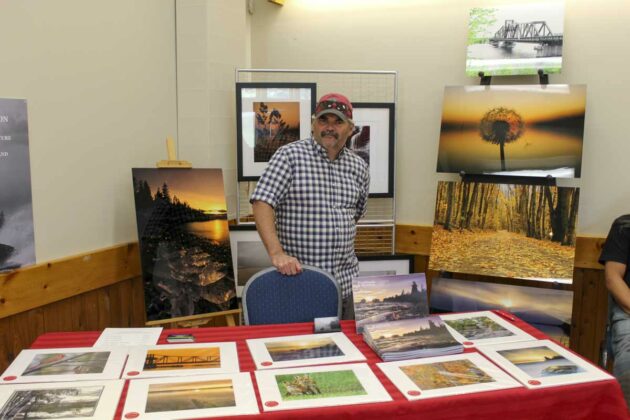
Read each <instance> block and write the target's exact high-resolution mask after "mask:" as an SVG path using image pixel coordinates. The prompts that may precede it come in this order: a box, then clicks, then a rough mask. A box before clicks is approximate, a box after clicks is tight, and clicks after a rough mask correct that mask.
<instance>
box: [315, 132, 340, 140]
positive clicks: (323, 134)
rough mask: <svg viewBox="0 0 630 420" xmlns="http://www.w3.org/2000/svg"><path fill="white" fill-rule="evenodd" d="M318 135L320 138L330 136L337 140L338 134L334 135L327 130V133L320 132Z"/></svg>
mask: <svg viewBox="0 0 630 420" xmlns="http://www.w3.org/2000/svg"><path fill="white" fill-rule="evenodd" d="M319 135H320V136H321V137H325V136H332V137H334V138H335V139H337V140H339V134H337V133H335V132H334V131H331V130H328V131H322V132H321V133H319Z"/></svg>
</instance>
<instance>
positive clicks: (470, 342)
mask: <svg viewBox="0 0 630 420" xmlns="http://www.w3.org/2000/svg"><path fill="white" fill-rule="evenodd" d="M474 344H475V343H473V342H472V341H464V345H465V346H473V345H474Z"/></svg>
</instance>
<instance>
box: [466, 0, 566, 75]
mask: <svg viewBox="0 0 630 420" xmlns="http://www.w3.org/2000/svg"><path fill="white" fill-rule="evenodd" d="M563 33H564V2H562V1H558V0H547V1H545V2H538V3H526V4H512V5H501V6H498V5H497V6H495V7H475V8H472V9H470V13H469V20H468V49H467V51H466V74H467V75H469V76H477V74H478V73H479V72H480V71H482V72H484V74H485V75H486V76H506V75H522V74H536V72H537V71H538V70H539V69H541V70H543V71H544V72H545V73H560V71H561V69H562V45H563V43H564V34H563Z"/></svg>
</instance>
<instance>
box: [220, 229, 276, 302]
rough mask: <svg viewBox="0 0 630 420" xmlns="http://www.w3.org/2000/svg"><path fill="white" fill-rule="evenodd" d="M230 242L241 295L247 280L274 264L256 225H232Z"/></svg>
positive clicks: (238, 289) (238, 291) (237, 291)
mask: <svg viewBox="0 0 630 420" xmlns="http://www.w3.org/2000/svg"><path fill="white" fill-rule="evenodd" d="M230 244H231V246H230V248H231V249H232V265H233V266H234V278H235V280H236V296H238V297H240V296H241V294H242V293H243V288H244V287H245V285H246V284H247V281H248V280H249V279H250V278H251V277H252V276H253V275H254V274H256V273H257V272H259V271H260V270H264V269H265V268H269V267H271V266H273V264H272V263H271V259H270V258H269V254H267V250H266V249H265V245H264V244H263V242H262V239H260V235H259V234H258V231H257V230H256V226H255V225H245V224H242V225H232V226H230Z"/></svg>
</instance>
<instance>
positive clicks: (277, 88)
mask: <svg viewBox="0 0 630 420" xmlns="http://www.w3.org/2000/svg"><path fill="white" fill-rule="evenodd" d="M316 95H317V94H316V84H315V83H237V84H236V116H237V117H236V136H237V142H236V151H237V155H238V180H239V181H257V180H258V178H260V175H262V173H263V171H264V170H265V168H266V167H267V163H268V162H269V159H271V156H273V154H274V153H275V151H276V150H278V148H279V147H280V146H284V145H285V144H288V143H291V142H293V141H295V140H299V139H304V138H307V137H309V136H310V134H311V116H312V115H313V112H314V111H315V101H316Z"/></svg>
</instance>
